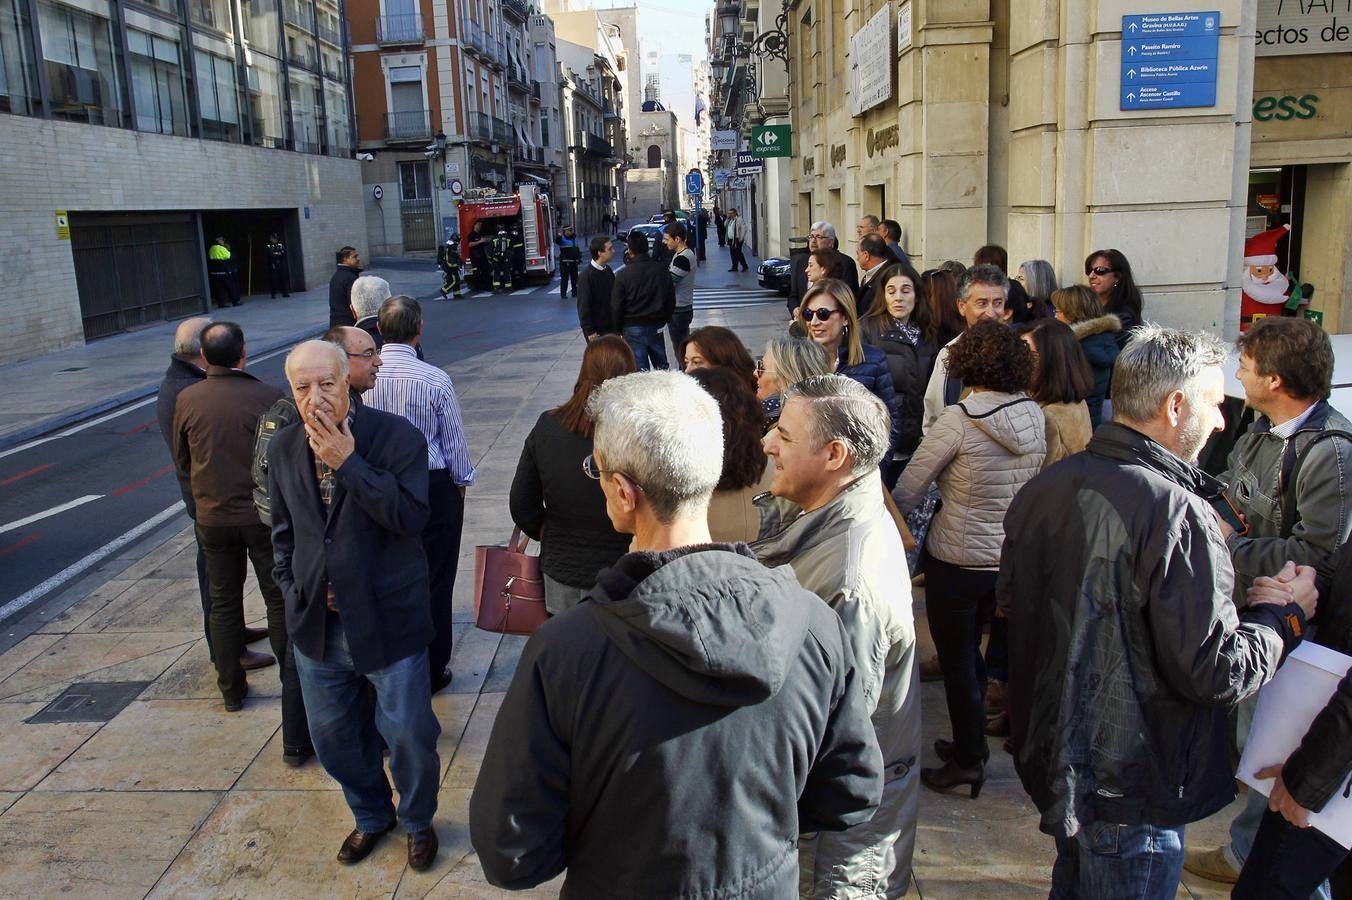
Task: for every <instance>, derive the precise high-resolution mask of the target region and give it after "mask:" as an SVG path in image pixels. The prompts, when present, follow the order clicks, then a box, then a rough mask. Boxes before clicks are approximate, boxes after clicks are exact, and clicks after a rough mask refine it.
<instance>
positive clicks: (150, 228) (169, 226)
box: [70, 212, 206, 341]
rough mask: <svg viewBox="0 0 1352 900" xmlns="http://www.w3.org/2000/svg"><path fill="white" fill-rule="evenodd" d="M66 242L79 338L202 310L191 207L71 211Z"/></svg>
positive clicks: (199, 261)
mask: <svg viewBox="0 0 1352 900" xmlns="http://www.w3.org/2000/svg"><path fill="white" fill-rule="evenodd" d="M70 246H71V252H72V253H73V254H74V257H75V282H76V285H77V287H78V289H79V292H80V315H81V317H82V318H83V320H84V333H85V340H87V341H92V340H94V339H95V338H101V337H107V336H108V335H110V334H117V333H119V332H123V331H128V330H130V329H133V328H136V327H137V326H140V325H145V324H147V323H149V322H159V321H163V320H165V319H177V318H182V317H183V316H189V315H192V314H194V313H198V312H202V311H204V310H205V309H206V298H205V297H204V296H203V295H202V284H203V281H204V278H203V266H204V264H203V260H202V256H201V253H200V251H199V249H198V239H197V223H196V221H195V218H194V216H193V214H192V213H187V212H185V213H72V214H71V217H70Z"/></svg>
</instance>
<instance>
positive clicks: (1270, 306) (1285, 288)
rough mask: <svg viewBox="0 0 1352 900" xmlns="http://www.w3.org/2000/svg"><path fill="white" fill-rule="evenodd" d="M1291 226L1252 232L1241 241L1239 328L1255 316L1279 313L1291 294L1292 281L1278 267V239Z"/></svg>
mask: <svg viewBox="0 0 1352 900" xmlns="http://www.w3.org/2000/svg"><path fill="white" fill-rule="evenodd" d="M1290 230H1291V226H1290V225H1281V226H1278V227H1277V228H1273V229H1270V230H1268V231H1264V232H1262V233H1261V234H1255V235H1254V236H1253V237H1251V238H1249V239H1248V240H1246V241H1245V242H1244V287H1243V290H1244V296H1243V297H1242V298H1241V301H1240V306H1239V329H1240V331H1245V330H1247V329H1248V327H1249V326H1250V325H1252V324H1253V319H1254V316H1260V317H1261V316H1279V315H1281V313H1282V306H1283V305H1284V304H1285V303H1286V300H1287V297H1288V295H1289V294H1290V293H1291V280H1290V279H1289V278H1287V277H1286V273H1285V272H1283V271H1282V270H1281V269H1278V268H1277V242H1278V241H1279V240H1281V239H1282V238H1283V237H1284V236H1285V235H1286V233H1287V232H1289V231H1290Z"/></svg>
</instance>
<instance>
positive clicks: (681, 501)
mask: <svg viewBox="0 0 1352 900" xmlns="http://www.w3.org/2000/svg"><path fill="white" fill-rule="evenodd" d="M587 414H588V415H589V416H591V417H592V421H593V422H595V423H596V431H595V434H594V435H593V439H592V444H593V446H594V447H595V449H596V452H597V453H598V454H600V456H601V457H602V461H603V463H604V465H605V467H606V469H607V470H608V471H613V472H622V473H624V474H625V475H627V476H628V477H629V478H630V479H632V480H633V481H634V482H635V483H636V484H637V485H638V486H639V487H641V488H642V489H643V493H644V494H645V495H646V496H647V498H648V502H649V503H650V504H651V505H652V508H653V513H654V515H656V516H657V519H658V521H660V522H663V523H670V522H672V521H674V520H676V519H677V518H689V517H691V516H693V515H698V514H700V513H702V512H703V511H704V509H705V508H706V507H707V506H708V503H709V497H710V495H712V494H713V492H714V488H715V486H717V484H718V479H719V478H720V477H721V476H722V474H723V414H722V413H721V412H720V411H719V409H718V402H717V401H715V400H714V398H713V397H711V396H709V394H708V392H706V391H705V390H704V388H702V387H700V385H699V383H698V382H697V381H695V379H693V378H691V377H690V376H689V375H685V374H682V373H680V372H667V371H661V372H635V373H633V374H631V375H621V376H619V377H617V378H608V379H606V380H605V381H604V382H602V383H601V384H600V385H598V386H597V387H596V389H595V390H594V391H592V395H591V398H590V399H589V400H588V401H587Z"/></svg>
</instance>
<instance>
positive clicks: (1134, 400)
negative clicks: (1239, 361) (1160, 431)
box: [1112, 322, 1229, 422]
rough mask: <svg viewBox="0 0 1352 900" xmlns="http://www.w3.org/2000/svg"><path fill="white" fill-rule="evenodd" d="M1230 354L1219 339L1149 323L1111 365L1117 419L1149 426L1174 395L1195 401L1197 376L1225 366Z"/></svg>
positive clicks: (1199, 332)
mask: <svg viewBox="0 0 1352 900" xmlns="http://www.w3.org/2000/svg"><path fill="white" fill-rule="evenodd" d="M1228 352H1229V348H1227V347H1226V345H1225V343H1224V342H1223V341H1221V339H1220V338H1218V337H1216V336H1215V335H1213V334H1210V333H1209V332H1205V331H1182V330H1179V329H1177V328H1165V327H1164V326H1162V325H1156V324H1154V323H1149V322H1148V323H1146V324H1144V325H1141V326H1140V327H1138V328H1134V329H1132V332H1131V339H1130V340H1128V341H1127V346H1125V347H1124V348H1122V352H1121V353H1119V354H1118V356H1117V362H1116V363H1115V364H1114V366H1113V382H1112V398H1113V419H1114V420H1119V421H1125V422H1149V421H1151V420H1152V419H1154V418H1155V416H1156V415H1157V414H1158V413H1159V410H1160V406H1161V405H1162V404H1163V403H1164V399H1165V398H1166V397H1168V396H1169V395H1170V394H1171V393H1173V392H1174V391H1179V390H1181V391H1183V392H1184V394H1185V395H1187V396H1188V398H1189V400H1190V401H1191V400H1193V399H1194V398H1195V397H1196V391H1197V378H1198V376H1200V375H1201V374H1202V373H1204V372H1205V371H1206V370H1207V369H1211V368H1215V367H1218V366H1222V365H1224V364H1225V358H1226V355H1227V354H1228Z"/></svg>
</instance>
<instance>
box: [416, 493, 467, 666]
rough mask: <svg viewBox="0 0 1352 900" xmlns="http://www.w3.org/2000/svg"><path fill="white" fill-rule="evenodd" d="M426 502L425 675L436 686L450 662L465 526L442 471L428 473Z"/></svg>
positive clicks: (458, 498) (461, 501) (460, 499)
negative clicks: (428, 622) (431, 631)
mask: <svg viewBox="0 0 1352 900" xmlns="http://www.w3.org/2000/svg"><path fill="white" fill-rule="evenodd" d="M427 474H428V479H427V502H428V504H429V505H430V506H431V508H432V514H431V516H430V517H429V518H428V520H427V525H426V526H425V527H424V528H423V552H425V553H426V554H427V582H428V596H429V600H430V602H431V606H432V624H433V626H434V627H435V628H436V635H435V636H434V637H433V638H432V643H430V644H428V646H427V668H428V673H429V674H430V676H431V678H432V682H433V683H434V684H435V683H436V681H437V679H439V678H440V677H441V675H442V673H443V672H445V670H446V666H447V664H448V663H449V662H450V661H451V648H452V647H454V646H455V639H454V636H453V635H452V633H451V594H452V592H453V591H454V590H455V573H456V569H457V568H458V563H459V562H460V532H461V530H462V529H463V528H464V525H465V498H464V496H463V495H462V494H461V493H460V488H459V487H457V486H456V484H455V482H453V481H452V480H451V476H450V473H448V472H447V471H446V470H445V469H433V470H432V471H431V472H429V473H427Z"/></svg>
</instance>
